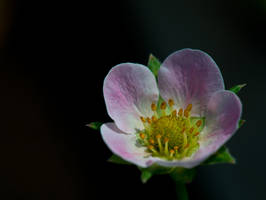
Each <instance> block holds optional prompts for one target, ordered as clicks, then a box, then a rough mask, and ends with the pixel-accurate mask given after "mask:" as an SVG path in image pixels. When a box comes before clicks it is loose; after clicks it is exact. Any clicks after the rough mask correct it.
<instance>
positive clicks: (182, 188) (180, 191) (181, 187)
mask: <svg viewBox="0 0 266 200" xmlns="http://www.w3.org/2000/svg"><path fill="white" fill-rule="evenodd" d="M176 194H177V198H178V200H188V193H187V188H186V184H185V183H182V182H176Z"/></svg>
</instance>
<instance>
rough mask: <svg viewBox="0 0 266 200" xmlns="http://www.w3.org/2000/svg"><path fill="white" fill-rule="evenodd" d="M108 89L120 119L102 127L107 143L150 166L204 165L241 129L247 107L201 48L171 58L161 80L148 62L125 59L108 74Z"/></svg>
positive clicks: (110, 102)
mask: <svg viewBox="0 0 266 200" xmlns="http://www.w3.org/2000/svg"><path fill="white" fill-rule="evenodd" d="M159 91H160V93H159ZM103 92H104V99H105V103H106V107H107V111H108V114H109V116H110V117H111V118H112V119H113V120H114V123H105V124H103V125H102V126H101V135H102V137H103V140H104V142H105V143H106V145H107V146H108V147H109V148H110V149H111V151H112V152H113V153H114V154H116V155H118V156H120V157H121V158H123V159H124V160H126V161H129V162H131V163H133V164H136V165H138V166H140V167H144V168H145V167H149V166H151V165H153V164H158V165H161V166H168V167H171V166H175V167H184V168H192V167H195V166H197V165H199V164H200V163H201V162H203V161H204V160H206V159H207V158H208V157H209V156H210V155H212V154H214V153H215V152H216V151H217V150H218V149H219V148H220V147H221V146H222V145H223V144H224V143H225V142H226V141H227V140H228V139H229V138H230V137H231V136H232V135H233V134H234V133H235V131H236V130H237V128H238V121H239V120H240V116H241V112H242V104H241V101H240V100H239V98H238V97H237V96H236V95H235V94H234V93H233V92H231V91H228V90H225V89H224V82H223V78H222V75H221V73H220V70H219V68H218V66H217V65H216V63H215V62H214V61H213V59H212V58H211V57H210V56H209V55H208V54H206V53H204V52H202V51H200V50H192V49H183V50H180V51H176V52H174V53H173V54H171V55H170V56H169V57H167V58H166V60H165V61H164V62H163V63H162V65H161V67H160V69H159V72H158V84H157V82H156V78H155V76H154V75H153V74H152V72H151V71H150V70H149V69H148V68H147V67H146V66H144V65H141V64H134V63H123V64H119V65H117V66H115V67H113V68H112V69H111V70H110V72H109V73H108V75H107V76H106V78H105V80H104V86H103Z"/></svg>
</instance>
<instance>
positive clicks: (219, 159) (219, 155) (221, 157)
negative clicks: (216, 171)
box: [203, 146, 236, 165]
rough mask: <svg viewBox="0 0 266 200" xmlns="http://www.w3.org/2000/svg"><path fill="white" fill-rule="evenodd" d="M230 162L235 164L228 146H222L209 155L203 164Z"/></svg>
mask: <svg viewBox="0 0 266 200" xmlns="http://www.w3.org/2000/svg"><path fill="white" fill-rule="evenodd" d="M221 163H230V164H235V163H236V161H235V159H234V157H233V156H232V155H231V154H230V152H229V150H228V148H226V147H225V146H222V147H221V148H220V149H219V150H218V151H217V152H216V153H215V154H214V155H212V156H211V157H209V158H208V159H207V160H206V161H205V162H204V163H203V165H212V164H221Z"/></svg>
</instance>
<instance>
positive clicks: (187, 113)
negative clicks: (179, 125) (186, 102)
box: [184, 109, 189, 118]
mask: <svg viewBox="0 0 266 200" xmlns="http://www.w3.org/2000/svg"><path fill="white" fill-rule="evenodd" d="M184 116H185V117H186V118H188V117H189V111H188V110H187V109H186V110H185V111H184Z"/></svg>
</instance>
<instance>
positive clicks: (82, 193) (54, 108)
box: [0, 0, 266, 200]
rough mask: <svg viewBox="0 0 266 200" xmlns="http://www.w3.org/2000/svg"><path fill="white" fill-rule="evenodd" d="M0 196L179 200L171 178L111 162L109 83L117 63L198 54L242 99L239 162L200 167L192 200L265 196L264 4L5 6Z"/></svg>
mask: <svg viewBox="0 0 266 200" xmlns="http://www.w3.org/2000/svg"><path fill="white" fill-rule="evenodd" d="M0 2H1V3H0V45H1V55H0V56H1V70H0V93H1V97H0V113H1V114H0V116H1V129H0V134H1V137H0V159H1V161H0V184H1V185H0V186H1V187H0V198H1V199H11V200H13V199H27V200H31V199H33V200H39V199H64V200H68V199H101V198H103V199H106V198H108V199H113V198H115V199H128V198H129V197H133V198H138V199H163V198H164V199H167V198H169V199H170V198H171V199H175V185H174V184H173V183H172V182H171V180H170V179H169V178H168V177H166V176H158V177H154V178H153V179H152V180H150V181H149V183H148V184H146V185H143V184H142V183H141V182H140V178H139V172H138V170H137V169H136V168H135V167H133V166H120V165H114V164H110V163H108V162H106V160H107V159H108V158H109V157H110V155H111V153H110V151H109V150H108V148H107V147H106V146H105V144H104V143H103V141H102V139H101V136H100V133H99V132H97V131H93V130H90V129H89V128H87V127H85V124H86V123H89V122H91V121H103V122H108V121H111V119H110V118H109V117H108V115H107V112H106V110H105V104H104V99H103V94H102V85H103V79H104V77H105V76H106V74H107V73H108V71H109V70H110V68H111V67H113V66H114V65H116V64H119V63H122V62H136V63H142V64H146V63H147V59H148V56H149V53H153V54H154V55H155V56H157V57H158V58H159V59H160V60H162V61H163V60H164V59H165V58H166V57H167V56H168V55H169V54H170V53H172V52H174V51H176V50H179V49H182V48H187V47H188V48H195V49H201V50H203V51H205V52H207V53H208V54H210V55H211V56H212V57H213V58H214V60H215V61H216V63H217V64H218V66H219V67H220V69H221V71H222V74H223V77H224V80H225V85H226V87H227V88H230V87H232V86H234V85H236V84H241V83H247V84H248V85H247V87H246V88H245V89H243V90H242V91H241V93H240V98H241V100H242V102H243V115H242V117H243V118H244V119H246V120H247V123H246V124H245V125H244V126H243V128H241V130H239V131H238V132H237V134H236V135H235V136H234V137H233V138H232V139H231V140H230V141H229V142H228V147H230V150H231V152H232V154H233V155H234V156H235V157H236V159H237V161H238V162H237V164H236V165H216V166H205V167H199V169H198V174H197V176H196V179H195V181H194V182H193V183H192V184H189V185H188V189H189V191H190V197H191V199H206V200H207V199H216V200H220V199H221V200H224V199H228V200H230V199H242V200H249V199H265V189H266V188H265V186H266V172H265V168H266V156H265V153H266V150H265V141H266V134H265V128H266V127H265V119H264V115H265V113H266V109H265V102H266V93H265V91H266V80H265V74H266V68H265V67H266V59H265V55H266V54H265V53H266V45H265V44H266V43H265V42H266V37H265V35H266V31H265V25H266V4H265V1H264V0H261V1H260V0H256V1H252V0H250V1H240V0H235V1H229V0H225V1H213V0H212V1H211V0H205V1H185V0H179V1H178V0H177V1H170V0H169V1H166V0H164V1H152V0H145V1H141V0H130V1H121V2H120V1H106V2H104V1H99V2H98V3H95V2H94V3H92V2H86V1H69V2H68V1H61V2H60V1H27V0H25V1H15V0H1V1H0Z"/></svg>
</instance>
